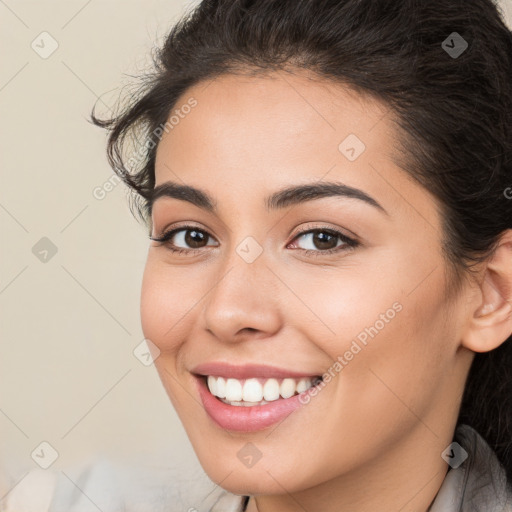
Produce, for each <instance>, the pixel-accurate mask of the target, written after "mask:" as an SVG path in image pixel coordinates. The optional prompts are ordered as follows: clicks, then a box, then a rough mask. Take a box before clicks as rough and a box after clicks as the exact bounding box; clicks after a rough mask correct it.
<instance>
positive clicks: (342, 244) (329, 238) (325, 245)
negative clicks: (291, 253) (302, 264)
mask: <svg viewBox="0 0 512 512" xmlns="http://www.w3.org/2000/svg"><path fill="white" fill-rule="evenodd" d="M301 238H302V239H304V240H306V243H305V244H304V245H305V247H304V246H303V247H300V246H299V248H300V249H302V250H304V253H305V254H306V255H315V256H316V255H319V254H323V255H325V254H331V253H334V252H340V251H343V250H347V249H350V248H354V247H357V246H358V245H359V242H357V241H356V240H354V239H353V238H350V237H348V236H346V235H345V234H344V233H342V232H341V231H338V230H336V229H333V228H327V227H316V228H315V229H309V230H307V231H301V232H300V233H298V234H297V235H296V236H295V238H294V240H300V239H301ZM296 245H297V244H296Z"/></svg>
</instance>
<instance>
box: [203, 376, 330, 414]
mask: <svg viewBox="0 0 512 512" xmlns="http://www.w3.org/2000/svg"><path fill="white" fill-rule="evenodd" d="M200 377H201V378H203V380H204V382H205V384H206V386H207V388H208V390H209V391H210V393H211V394H212V395H213V396H215V397H216V398H217V399H218V400H220V401H221V402H223V403H225V404H228V405H234V406H241V407H252V406H257V405H265V404H268V403H271V402H274V401H276V400H282V399H287V398H291V397H292V396H294V395H298V394H300V393H304V392H305V391H307V390H308V389H310V388H312V387H313V386H315V385H317V384H319V383H320V382H323V379H322V377H321V376H320V375H318V376H315V377H301V378H291V377H290V378H284V379H276V378H269V379H265V378H259V377H254V378H249V379H234V378H225V377H217V376H213V375H201V376H200Z"/></svg>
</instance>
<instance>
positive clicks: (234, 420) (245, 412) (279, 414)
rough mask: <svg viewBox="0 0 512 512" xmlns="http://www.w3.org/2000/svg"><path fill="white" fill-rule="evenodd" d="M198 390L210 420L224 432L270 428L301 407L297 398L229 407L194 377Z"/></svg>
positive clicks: (204, 383)
mask: <svg viewBox="0 0 512 512" xmlns="http://www.w3.org/2000/svg"><path fill="white" fill-rule="evenodd" d="M195 379H196V381H197V386H198V389H199V396H200V397H201V401H202V402H203V406H204V408H205V410H206V412H207V413H208V415H209V416H210V418H211V419H212V420H213V421H215V423H217V425H219V426H220V427H222V428H223V429H225V430H233V431H237V432H254V431H256V430H263V429H265V428H267V427H270V426H271V425H273V424H274V423H278V422H279V421H282V420H283V419H284V418H286V417H287V416H288V415H289V414H291V413H292V412H293V411H295V410H296V409H298V408H299V407H301V406H302V405H303V404H302V403H301V402H300V400H299V397H300V395H302V394H305V393H307V391H304V393H301V394H299V395H294V396H292V397H290V398H279V399H278V400H275V401H273V402H271V403H269V404H265V405H253V406H250V407H244V406H236V405H229V404H225V403H224V402H221V401H220V400H219V399H218V398H217V397H215V396H213V395H212V394H211V393H210V391H209V389H208V387H207V385H206V382H205V380H204V378H201V377H197V376H196V377H195Z"/></svg>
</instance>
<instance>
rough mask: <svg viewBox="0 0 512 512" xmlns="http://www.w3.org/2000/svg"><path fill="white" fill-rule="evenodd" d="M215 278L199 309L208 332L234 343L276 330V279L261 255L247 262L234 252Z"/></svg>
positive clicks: (278, 306) (277, 281)
mask: <svg viewBox="0 0 512 512" xmlns="http://www.w3.org/2000/svg"><path fill="white" fill-rule="evenodd" d="M217 275H218V276H219V277H218V278H217V279H216V281H215V284H214V285H213V288H212V289H211V291H210V293H208V294H207V296H206V297H205V302H204V307H203V315H204V319H203V320H204V325H205V326H206V329H207V330H208V331H209V332H210V333H212V334H213V335H214V336H215V337H216V338H218V339H219V340H221V341H223V342H238V341H241V340H242V339H245V338H247V337H248V336H250V337H251V338H266V337H269V336H272V334H274V333H275V332H277V331H278V330H279V328H280V325H281V320H282V318H281V308H280V301H279V293H280V292H279V279H278V278H277V277H276V276H275V274H274V273H273V271H271V270H270V268H269V267H268V266H267V265H266V263H265V258H264V257H263V254H262V255H260V257H259V258H258V259H257V260H255V261H253V262H252V263H247V262H245V261H244V260H243V259H242V258H240V257H239V256H238V254H236V253H234V254H233V257H230V258H229V261H228V262H226V265H223V267H222V269H221V271H220V272H219V274H217Z"/></svg>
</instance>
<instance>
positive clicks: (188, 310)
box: [92, 0, 512, 512]
mask: <svg viewBox="0 0 512 512" xmlns="http://www.w3.org/2000/svg"><path fill="white" fill-rule="evenodd" d="M156 64H157V65H156V69H155V72H154V74H153V75H151V76H150V77H146V79H145V81H144V84H143V88H142V89H141V91H140V94H138V95H136V96H135V97H134V98H133V101H132V102H131V103H130V104H129V105H128V106H127V107H125V108H124V110H123V111H121V112H119V114H118V115H117V116H115V117H114V118H112V119H106V120H105V119H103V120H102V119H99V118H98V117H97V116H96V115H95V114H94V112H93V116H92V117H93V121H94V122H95V123H96V124H97V125H99V126H102V127H105V128H108V129H109V130H110V136H109V137H110V138H109V143H108V156H109V159H110V163H111V165H112V167H113V168H114V170H115V171H116V172H117V173H118V174H119V175H120V176H121V177H122V178H123V180H124V181H125V183H126V184H127V185H128V186H129V187H131V188H132V189H133V190H134V191H135V192H136V193H137V194H138V198H139V199H138V200H137V201H136V202H134V203H132V206H133V207H135V210H136V211H137V213H138V214H139V215H140V217H141V218H142V219H143V220H144V221H145V222H146V223H147V225H148V230H149V234H150V238H151V242H150V247H149V251H148V258H147V264H146V268H145V273H144V280H143V284H142V294H141V320H142V327H143V331H144V335H145V337H146V338H147V339H148V340H149V341H150V343H149V344H150V346H151V347H152V349H153V350H154V353H155V358H156V359H155V365H156V368H157V370H158V372H159V375H160V377H161V380H162V383H163V385H164V387H165V389H166V391H167V393H168V395H169V397H170V400H171V401H172V404H173V406H174V407H175V408H176V410H177V413H178V414H179V417H180V419H181V421H182V422H183V425H184V427H185V429H186V431H187V434H188V436H189V438H190V441H191V443H192V445H193V447H194V450H195V452H196V453H197V456H198V458H199V461H200V463H201V465H202V467H203V468H204V470H205V471H206V473H207V474H208V476H209V477H210V478H211V479H212V480H213V481H214V482H216V483H217V484H218V485H219V486H220V487H222V489H224V494H223V496H222V497H221V498H220V500H219V502H218V503H217V505H215V506H214V507H213V508H212V509H211V510H212V511H213V510H215V511H225V510H233V511H234V510H237V511H240V510H244V511H247V512H256V511H258V512H278V511H303V510H307V511H315V510H322V511H324V512H328V511H351V512H362V511H367V510H379V511H381V512H384V511H389V512H391V511H393V512H396V511H397V510H400V511H403V512H405V511H410V512H413V511H414V512H425V511H430V512H440V511H443V512H444V511H448V512H451V511H469V510H471V511H474V510H478V511H490V510H493V511H494V510H496V511H498V510H500V511H509V510H512V489H511V486H510V482H511V479H512V454H511V447H512V409H511V399H512V342H511V332H512V313H511V309H512V306H511V304H512V201H511V198H512V188H511V187H512V84H511V79H512V35H511V32H510V31H509V30H508V29H507V27H506V26H505V24H504V21H503V19H502V17H501V15H500V12H499V11H498V9H497V7H496V5H495V4H493V3H492V1H491V0H463V1H461V0H460V1H459V0H432V1H429V2H419V1H413V0H405V1H402V2H391V1H385V0H343V1H339V0H337V1H334V0H331V1H330V0H309V1H308V0H281V1H279V2H278V1H275V0H256V1H247V0H246V1H243V0H235V1H233V0H216V1H206V0H205V1H203V2H201V3H200V4H199V5H198V6H197V7H196V8H195V9H194V10H193V11H192V12H190V13H189V14H188V15H186V16H184V18H183V19H182V20H181V21H180V22H178V23H177V24H176V25H175V26H174V27H173V28H172V30H171V32H170V34H169V35H168V37H167V39H166V41H165V44H164V45H163V46H162V48H161V49H160V50H159V51H158V55H157V59H156ZM134 137H137V139H134ZM141 137H142V138H143V140H145V142H144V144H143V145H141V144H140V140H141ZM133 140H135V142H136V143H138V144H139V145H138V146H135V147H137V148H138V149H137V150H136V151H135V152H133V151H132V152H129V151H127V149H126V148H127V147H128V145H129V144H130V142H132V141H133ZM169 506H170V507H172V504H169ZM200 507H201V498H200V497H198V499H197V503H191V504H190V510H195V509H199V508H200Z"/></svg>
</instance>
